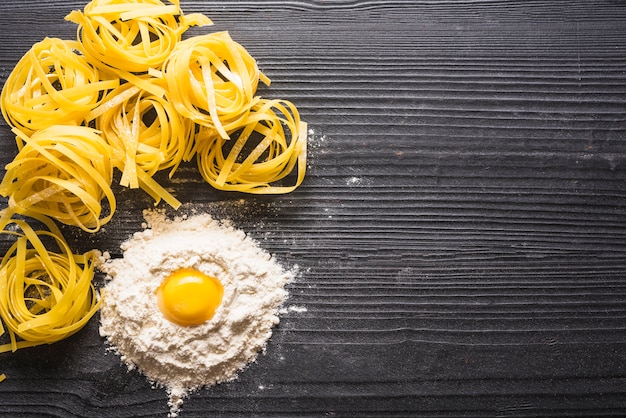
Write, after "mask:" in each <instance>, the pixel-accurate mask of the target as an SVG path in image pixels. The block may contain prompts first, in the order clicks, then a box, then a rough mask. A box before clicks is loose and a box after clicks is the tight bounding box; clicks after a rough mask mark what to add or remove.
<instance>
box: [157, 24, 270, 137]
mask: <svg viewBox="0 0 626 418" xmlns="http://www.w3.org/2000/svg"><path fill="white" fill-rule="evenodd" d="M163 76H164V77H165V79H166V80H167V85H168V88H169V92H170V95H171V100H172V102H173V103H174V105H175V106H176V109H177V110H178V112H180V114H182V115H183V116H184V117H187V118H189V119H191V120H193V121H194V122H195V123H197V124H199V125H202V126H204V127H206V128H209V129H210V130H213V131H214V132H215V135H216V136H219V137H221V138H223V139H228V133H227V131H229V130H232V129H235V128H237V127H239V126H241V123H242V121H243V120H244V119H245V118H246V115H247V113H248V112H249V110H250V107H251V106H252V104H253V103H254V101H255V97H254V95H255V92H256V89H257V86H258V84H259V80H261V81H263V82H264V83H265V84H267V85H269V84H270V80H269V78H267V77H266V76H265V75H264V74H263V73H262V72H261V71H259V68H258V66H257V63H256V60H255V59H254V58H252V56H251V55H250V54H249V53H248V51H247V50H246V49H245V48H244V47H243V46H241V45H240V44H238V43H237V42H235V41H233V40H232V38H231V37H230V35H229V34H228V33H227V32H215V33H210V34H207V35H203V36H194V37H191V38H189V39H185V40H184V41H181V42H179V43H178V44H177V45H176V47H175V48H174V50H173V51H172V53H171V55H170V56H169V58H168V59H167V60H166V62H165V63H164V64H163Z"/></svg>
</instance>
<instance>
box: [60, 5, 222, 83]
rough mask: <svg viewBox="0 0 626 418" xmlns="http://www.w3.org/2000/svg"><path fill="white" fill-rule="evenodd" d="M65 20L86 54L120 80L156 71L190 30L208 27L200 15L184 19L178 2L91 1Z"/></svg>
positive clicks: (187, 16)
mask: <svg viewBox="0 0 626 418" xmlns="http://www.w3.org/2000/svg"><path fill="white" fill-rule="evenodd" d="M66 20H69V21H71V22H74V23H76V24H77V25H78V39H79V40H80V42H81V44H82V46H83V48H84V50H85V52H86V54H87V55H88V56H90V57H91V58H92V59H93V60H94V61H95V62H97V63H102V64H104V65H105V66H106V67H108V68H109V69H112V70H114V71H115V72H116V73H117V74H118V75H119V76H121V77H122V78H124V79H128V77H126V76H124V75H125V74H128V73H141V72H147V71H148V70H149V69H151V68H159V67H160V66H161V64H162V63H163V61H165V59H166V58H167V57H168V56H169V54H170V52H171V51H172V50H173V49H174V46H175V45H176V43H177V42H178V41H179V40H180V39H181V36H182V34H183V33H184V32H185V31H186V30H187V29H188V28H189V27H190V26H196V25H209V24H211V20H210V19H209V18H208V17H206V16H204V15H202V14H199V13H195V14H190V15H184V14H183V12H182V10H181V8H180V5H179V2H178V0H176V1H174V2H171V4H165V3H163V2H161V1H160V0H92V1H91V2H89V3H88V4H87V5H86V6H85V8H84V10H83V11H82V12H81V11H78V10H74V11H72V12H71V13H70V14H69V15H68V16H67V17H66Z"/></svg>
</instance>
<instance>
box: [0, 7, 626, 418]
mask: <svg viewBox="0 0 626 418" xmlns="http://www.w3.org/2000/svg"><path fill="white" fill-rule="evenodd" d="M84 3H85V2H84V1H76V0H71V1H59V0H54V1H53V0H22V1H13V2H8V1H3V2H1V3H0V16H2V25H0V83H4V81H5V80H6V77H7V76H8V74H9V72H10V71H11V69H12V68H13V66H14V65H15V63H16V62H17V60H18V59H19V58H20V57H21V55H22V54H23V53H24V52H26V51H27V50H28V49H29V48H30V46H31V45H32V44H34V43H35V42H37V41H39V40H41V39H42V38H43V37H44V36H56V37H62V38H72V37H73V36H74V35H75V27H74V25H73V24H70V23H67V22H64V21H63V17H64V16H65V15H66V14H67V13H68V12H69V11H70V10H72V9H79V8H82V7H83V6H84ZM182 7H183V9H184V10H185V11H186V12H188V13H190V12H203V13H205V14H207V15H208V16H210V17H211V18H212V19H213V20H214V22H215V25H214V26H213V27H212V28H209V29H204V30H228V31H230V33H231V35H232V37H233V38H234V39H235V40H237V41H238V42H240V43H242V44H243V45H244V46H245V47H246V48H247V49H248V50H249V51H250V52H251V54H252V55H253V56H254V57H255V58H257V60H258V62H259V65H260V67H261V69H262V70H263V71H264V72H265V73H266V74H267V75H268V76H269V77H270V78H271V79H272V81H273V83H272V85H271V87H270V88H267V89H263V90H262V91H261V93H262V94H263V95H264V96H266V97H276V98H285V99H289V100H291V101H293V102H294V103H296V104H297V105H298V107H299V109H300V111H301V113H302V116H303V118H304V119H306V120H307V121H308V122H309V124H310V128H311V129H312V131H313V134H312V136H311V138H310V146H309V163H308V168H309V170H308V175H307V178H306V180H305V182H304V184H303V185H302V186H301V188H299V189H298V190H297V191H295V192H294V193H292V194H289V195H284V196H273V197H253V196H247V195H240V194H229V193H220V192H217V191H215V190H213V189H212V188H211V187H210V186H209V185H207V184H205V183H203V182H202V181H201V179H200V177H199V175H198V173H197V171H196V170H195V167H194V166H193V164H189V165H186V166H184V167H183V168H182V169H181V170H180V171H179V173H178V175H177V177H176V178H175V179H174V181H171V182H169V181H167V179H166V178H165V177H163V178H161V179H160V180H161V181H162V182H163V184H165V185H166V186H167V187H168V188H170V189H171V190H173V191H174V192H175V194H176V196H177V197H178V198H179V199H180V200H182V201H184V202H187V205H186V207H187V208H189V207H195V208H201V209H202V210H204V211H208V212H210V213H213V214H214V215H215V216H216V217H219V218H229V219H232V220H233V222H234V223H235V225H236V226H237V227H239V228H241V229H243V230H245V231H246V232H248V233H249V234H250V235H251V236H252V237H254V238H255V239H257V240H258V241H259V242H260V244H261V245H262V246H263V247H264V248H265V249H267V250H268V251H270V252H272V253H274V254H275V255H276V256H277V257H278V259H279V260H280V261H281V262H282V263H284V264H285V265H287V266H293V265H296V264H297V265H298V266H300V272H301V273H300V275H299V277H298V278H297V280H296V281H295V283H293V284H292V285H291V286H290V293H291V297H290V299H289V301H288V305H294V306H299V307H305V308H306V312H295V311H290V312H288V313H286V314H284V315H283V316H282V321H281V323H280V325H279V326H278V327H277V328H276V330H275V333H274V335H273V336H272V338H271V340H270V342H269V344H268V347H267V352H266V354H265V355H261V356H260V357H259V359H258V361H257V362H256V363H254V364H252V365H251V366H250V367H249V368H247V369H246V370H245V371H244V372H242V373H241V374H240V376H239V379H238V380H236V381H234V382H232V383H228V384H223V385H219V386H216V387H213V388H210V389H207V390H202V391H200V392H199V393H197V394H195V395H193V396H191V398H190V399H188V400H187V401H186V402H185V404H184V410H183V412H182V415H181V418H191V417H205V416H220V417H221V416H285V417H297V416H355V417H356V416H359V417H364V416H528V415H535V416H539V415H541V416H576V415H578V416H600V415H622V416H623V415H626V2H623V1H608V0H607V1H568V2H548V1H533V2H527V1H504V0H502V1H459V2H454V1H423V2H414V1H403V0H398V1H385V0H380V1H379V0H373V1H342V0H328V1H312V0H302V1H246V2H238V1H203V0H183V2H182ZM202 32H203V30H198V31H197V32H196V33H202ZM0 141H1V145H2V152H1V156H0V162H1V163H2V165H4V164H6V163H8V162H9V161H10V160H11V159H12V158H13V156H14V154H15V145H14V141H13V137H12V135H11V133H10V131H9V129H8V127H7V126H6V124H4V123H3V124H2V125H1V126H0ZM116 192H117V193H118V198H119V205H120V209H119V211H118V213H117V214H116V218H115V220H114V221H113V222H112V223H111V224H110V225H109V226H107V227H106V228H105V229H104V230H103V231H102V232H100V233H98V234H96V235H94V236H89V235H86V234H83V233H79V232H76V230H74V229H69V230H67V234H68V239H69V240H70V241H71V243H72V245H74V248H75V249H76V250H77V251H79V250H88V249H91V248H99V249H101V250H109V251H110V252H111V253H112V254H113V255H114V256H119V255H120V250H119V244H120V243H121V242H122V241H123V240H125V239H126V238H127V237H128V236H129V235H130V234H131V233H132V232H133V231H135V230H139V229H140V228H141V222H142V218H141V210H142V209H145V208H147V207H150V206H151V200H150V198H148V197H147V196H146V195H145V194H143V193H142V192H141V191H128V190H120V189H119V188H118V189H116ZM241 199H243V200H241ZM1 243H2V249H3V251H5V250H6V248H7V247H8V241H7V240H6V239H4V240H3V241H2V242H1ZM0 372H2V373H5V374H6V375H7V376H8V378H7V380H6V381H4V382H2V383H0V414H1V415H2V416H6V417H31V416H56V417H71V416H77V417H115V418H117V417H120V418H121V417H131V416H144V417H152V416H163V417H164V416H166V414H167V411H168V409H167V406H166V395H165V392H164V391H162V390H159V389H152V388H151V387H150V385H149V384H148V383H147V382H146V380H145V379H144V378H143V377H142V376H141V375H139V374H137V373H135V372H131V373H128V372H126V370H125V368H124V367H123V366H122V365H121V364H120V361H119V359H118V357H116V356H115V355H114V354H111V353H109V354H107V351H106V348H105V344H104V341H103V340H102V339H101V338H100V337H99V336H98V321H97V317H95V318H93V319H92V321H91V322H90V323H89V325H88V326H87V327H86V328H85V329H83V330H82V331H81V332H80V333H78V334H77V335H75V336H73V337H71V338H70V339H68V340H65V341H62V342H60V343H57V344H54V345H51V346H45V347H38V348H33V349H25V350H20V351H18V352H16V353H8V354H4V355H2V356H1V360H0Z"/></svg>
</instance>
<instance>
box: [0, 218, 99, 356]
mask: <svg viewBox="0 0 626 418" xmlns="http://www.w3.org/2000/svg"><path fill="white" fill-rule="evenodd" d="M35 219H36V220H37V221H39V222H40V223H42V224H43V225H44V226H45V227H47V229H40V230H34V229H33V228H32V227H31V226H30V225H29V224H28V223H27V222H26V221H24V220H20V219H11V220H10V221H9V222H7V223H13V224H15V226H16V227H17V228H19V229H21V232H18V231H9V230H6V229H3V230H2V231H1V232H0V233H3V234H13V235H15V236H16V237H17V238H16V241H15V243H14V244H13V245H12V246H11V247H10V248H9V250H8V251H7V253H6V255H5V256H4V257H3V258H2V262H1V263H0V318H2V322H3V323H4V325H5V326H6V329H8V331H9V336H10V341H11V342H10V343H8V344H4V345H0V353H1V352H7V351H15V350H17V349H18V348H25V347H32V346H36V345H41V344H51V343H54V342H56V341H59V340H62V339H64V338H67V337H69V336H70V335H72V334H74V333H76V332H77V331H78V330H80V329H81V328H82V327H83V326H84V325H85V324H87V322H88V321H89V319H90V318H91V317H92V316H93V315H94V314H95V312H96V311H97V310H98V308H99V306H100V303H101V301H102V299H101V298H99V296H98V294H97V292H96V290H95V288H94V286H93V283H92V279H93V276H94V262H95V259H96V254H95V252H93V251H92V252H88V253H85V254H83V255H75V254H72V253H71V251H70V248H69V246H68V244H67V242H66V241H65V238H64V237H63V235H62V233H61V231H60V230H59V228H58V227H57V226H56V224H55V223H54V222H53V221H52V220H51V219H49V218H47V217H45V216H38V215H36V216H35ZM5 226H6V225H5ZM42 238H45V239H50V242H54V243H55V244H56V247H58V250H57V251H49V250H48V249H47V248H46V247H45V245H44V243H43V241H42ZM4 331H5V330H4V328H3V327H1V326H0V334H2V333H4ZM18 338H19V339H21V340H18Z"/></svg>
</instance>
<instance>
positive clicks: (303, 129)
mask: <svg viewBox="0 0 626 418" xmlns="http://www.w3.org/2000/svg"><path fill="white" fill-rule="evenodd" d="M283 125H284V127H283ZM241 127H242V128H243V130H242V131H241V132H240V133H239V134H238V136H237V138H236V139H231V140H229V141H235V143H234V144H231V143H228V141H226V140H224V139H222V138H218V137H215V136H212V135H210V133H209V135H208V136H204V135H205V131H201V132H200V134H199V135H198V138H197V139H196V142H197V144H198V151H197V154H198V156H197V158H198V168H199V170H200V173H201V174H202V176H203V178H204V179H205V180H206V181H207V182H208V183H209V184H211V185H212V186H213V187H215V188H216V189H219V190H230V191H238V192H245V193H255V194H261V193H262V194H276V193H288V192H290V191H292V190H294V189H295V188H296V187H298V186H299V185H300V184H301V183H302V180H303V179H304V175H305V171H306V135H307V124H306V123H305V122H302V121H301V120H300V114H299V113H298V109H297V108H296V107H295V106H294V105H293V103H291V102H289V101H286V100H266V99H260V100H259V101H258V102H256V103H255V104H254V106H253V107H252V109H251V110H250V112H249V113H248V115H247V116H246V119H245V120H244V121H242V124H241ZM231 133H234V132H231ZM251 144H252V145H251ZM228 148H230V149H229V150H227V149H228ZM248 148H252V149H248ZM246 149H247V150H246ZM244 150H246V151H245V152H244ZM296 165H297V170H298V173H297V178H296V179H295V184H294V185H292V186H274V185H272V184H271V183H273V182H276V181H279V180H281V179H283V178H285V177H286V176H288V175H289V174H290V173H291V172H292V171H293V169H294V168H295V167H296Z"/></svg>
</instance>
